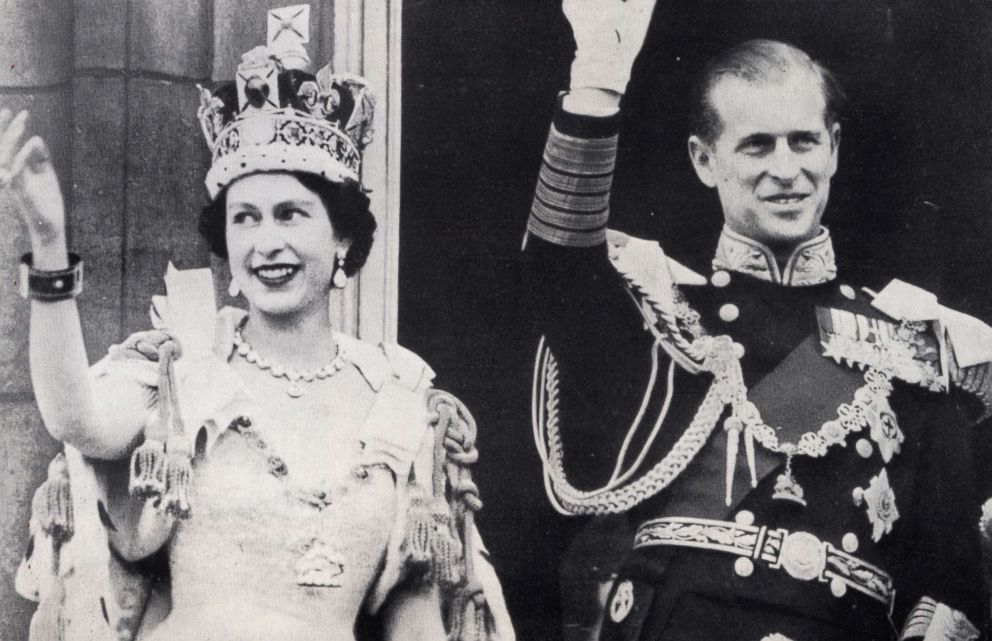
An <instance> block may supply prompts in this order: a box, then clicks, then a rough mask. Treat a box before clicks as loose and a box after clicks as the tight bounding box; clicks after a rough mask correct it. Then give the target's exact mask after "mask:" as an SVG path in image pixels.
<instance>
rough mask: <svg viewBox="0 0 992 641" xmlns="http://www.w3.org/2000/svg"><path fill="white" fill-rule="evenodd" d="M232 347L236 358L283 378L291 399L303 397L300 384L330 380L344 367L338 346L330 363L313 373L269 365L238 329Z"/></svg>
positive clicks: (342, 355) (342, 353) (343, 356)
mask: <svg viewBox="0 0 992 641" xmlns="http://www.w3.org/2000/svg"><path fill="white" fill-rule="evenodd" d="M234 347H235V348H236V349H237V351H238V356H240V357H241V358H243V359H245V360H246V361H248V362H249V363H251V364H252V365H254V366H255V367H257V368H258V369H260V370H262V371H266V372H268V373H269V374H271V375H272V376H273V377H275V378H285V379H286V380H287V381H289V387H288V388H287V389H286V393H287V394H289V395H290V396H291V397H292V398H299V397H301V396H303V386H302V385H301V383H312V382H314V381H316V380H324V379H325V378H330V377H331V376H334V375H335V374H337V373H338V372H339V371H340V370H341V368H342V367H344V363H345V354H344V350H342V349H341V345H340V344H337V345H336V351H335V354H334V358H333V359H332V360H331V362H330V363H328V364H327V365H324V366H323V367H321V368H320V369H318V370H316V371H313V372H299V371H297V370H295V369H293V368H291V367H283V366H282V365H279V364H276V363H270V362H269V361H267V360H266V359H265V357H264V356H262V355H261V354H259V353H258V352H256V351H255V350H254V349H252V346H251V345H250V344H248V341H246V340H245V338H244V336H243V335H242V334H241V328H240V327H239V328H237V329H236V330H234Z"/></svg>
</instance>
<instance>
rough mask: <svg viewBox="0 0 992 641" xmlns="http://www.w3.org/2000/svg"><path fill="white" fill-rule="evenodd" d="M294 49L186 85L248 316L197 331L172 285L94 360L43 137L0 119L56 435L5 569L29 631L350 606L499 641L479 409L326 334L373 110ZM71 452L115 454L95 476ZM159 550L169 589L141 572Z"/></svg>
mask: <svg viewBox="0 0 992 641" xmlns="http://www.w3.org/2000/svg"><path fill="white" fill-rule="evenodd" d="M306 62H308V59H307V58H306V53H305V52H304V51H302V48H301V46H299V43H295V46H291V47H288V48H286V47H284V48H283V49H282V50H281V51H278V52H273V51H271V50H269V49H266V48H263V47H259V48H257V49H255V50H253V51H251V52H249V53H248V54H245V56H244V57H243V61H242V64H241V65H240V66H239V69H238V78H239V79H238V81H237V82H236V83H229V84H226V85H224V86H221V87H220V88H218V89H217V90H216V91H215V92H213V93H208V92H204V93H203V95H202V96H201V100H202V106H201V109H200V113H199V116H200V121H201V124H202V126H203V131H204V134H205V136H206V138H207V142H208V144H209V145H210V146H211V149H212V151H213V163H212V166H211V169H210V171H209V172H208V175H207V187H208V191H209V192H210V195H211V199H212V200H211V203H210V204H209V205H208V206H207V207H206V208H205V209H204V211H203V213H202V215H201V220H200V229H201V232H202V233H203V234H204V236H205V238H206V240H207V242H208V244H209V246H210V248H211V250H212V251H213V252H214V253H215V254H217V255H218V256H221V257H224V258H227V260H228V264H229V266H230V271H231V277H232V293H234V292H235V291H236V290H237V291H240V292H241V293H243V295H244V298H245V300H246V301H247V308H248V309H247V313H245V312H244V311H241V310H234V309H231V308H228V309H224V310H221V312H220V313H219V314H217V315H216V322H214V319H213V318H211V317H210V316H212V315H213V311H214V308H213V306H212V305H209V309H208V316H207V321H206V322H201V323H199V324H198V325H195V324H194V325H195V326H193V327H190V325H191V323H190V319H191V318H201V317H202V312H203V310H204V305H205V304H204V302H203V301H204V300H209V295H208V296H207V297H206V299H205V298H204V296H203V293H202V291H201V292H199V293H198V292H197V291H196V288H195V287H190V286H187V285H181V286H180V285H176V283H177V280H175V279H176V278H178V277H176V275H175V274H173V278H174V280H173V282H172V284H169V297H168V298H167V299H164V300H159V301H157V303H156V304H155V306H154V317H155V318H156V319H157V325H159V327H158V328H157V329H155V330H152V331H148V332H143V333H139V334H136V335H134V336H132V337H131V338H129V339H128V340H127V341H125V343H123V344H122V345H121V346H118V347H115V348H112V349H111V353H110V354H109V355H108V357H107V358H105V359H103V360H102V361H100V362H99V363H98V364H96V365H95V366H94V367H93V368H88V364H87V360H86V355H85V350H84V345H83V338H82V332H81V329H80V320H79V316H78V312H77V308H76V304H75V302H74V300H73V298H74V296H75V295H76V294H78V293H79V291H80V290H81V285H82V274H81V263H80V261H79V259H78V257H75V256H73V255H71V254H69V253H68V248H67V243H66V234H65V215H64V206H63V201H62V196H61V193H60V191H59V187H58V181H57V179H56V176H55V172H54V170H53V167H52V165H51V162H50V160H49V157H48V153H47V151H46V148H45V145H44V142H43V141H42V140H41V139H39V138H38V137H33V138H30V139H29V140H28V141H27V142H26V143H25V144H23V145H20V140H21V138H22V137H23V135H24V132H25V127H26V119H27V114H26V113H23V112H22V113H20V114H18V115H17V116H15V117H13V118H11V114H10V112H8V111H6V110H4V111H2V112H0V131H2V132H3V133H2V135H0V186H3V187H4V188H6V190H8V191H9V192H10V193H12V194H13V196H14V197H15V200H16V202H18V204H19V206H20V213H21V215H22V218H23V219H24V223H25V225H26V228H27V230H28V234H29V236H30V238H31V246H32V253H31V254H30V255H29V256H27V257H25V260H24V261H23V262H24V266H23V267H22V272H23V273H22V285H23V286H24V290H25V292H24V293H25V294H26V297H27V298H30V299H31V300H32V302H31V335H30V343H31V344H30V356H31V372H32V381H33V384H34V389H35V394H36V398H37V401H38V405H39V408H40V409H41V412H42V416H43V418H44V420H45V424H46V426H47V428H48V429H49V431H50V432H51V433H52V435H53V436H54V437H55V438H57V439H59V440H61V441H63V442H65V443H66V444H67V448H66V456H65V457H62V456H60V457H59V458H57V459H56V461H54V462H53V464H52V466H51V467H50V470H49V481H48V482H47V483H46V484H45V486H43V487H42V488H41V489H40V490H39V492H38V494H37V495H36V500H35V506H34V507H35V514H34V515H33V518H32V530H33V535H34V537H33V545H32V549H31V550H29V552H28V555H27V558H26V562H25V564H24V566H22V571H21V572H20V573H19V585H18V588H19V590H21V591H22V593H24V592H28V596H32V597H35V598H38V599H39V600H40V602H41V605H40V606H39V609H38V612H37V613H36V615H35V617H34V619H33V622H32V635H33V638H34V639H42V638H59V639H61V638H72V635H73V634H78V635H82V636H83V637H85V638H124V639H129V638H140V639H151V640H153V641H161V640H165V639H177V638H181V639H211V640H218V641H223V640H226V639H232V640H233V639H238V640H246V639H260V640H261V639H293V640H294V641H296V640H300V641H307V640H310V639H312V640H314V641H317V640H328V639H334V640H337V639H343V640H351V639H354V638H355V635H356V632H355V630H356V622H358V621H361V620H363V618H364V617H365V615H366V614H371V615H375V617H374V619H373V625H374V626H377V629H378V630H379V631H380V632H379V634H381V635H382V636H383V637H384V638H390V639H443V638H447V637H448V635H451V637H452V638H465V639H468V638H479V639H485V638H487V637H488V638H495V637H496V636H497V631H496V627H497V625H496V621H497V620H499V625H500V626H501V628H502V629H501V630H499V631H498V635H499V636H500V638H504V639H505V638H511V637H512V630H511V629H510V628H509V627H508V625H507V623H508V622H507V620H506V619H505V615H504V614H503V613H502V606H501V597H500V596H499V595H498V594H492V591H491V590H486V591H484V590H483V588H482V584H483V583H487V579H488V585H492V583H493V581H494V577H492V576H491V570H490V568H489V567H488V566H487V565H485V564H484V563H483V564H482V566H481V567H480V566H477V563H478V559H477V558H476V556H477V555H476V551H477V550H478V545H477V544H476V543H474V542H473V536H474V527H473V524H472V513H473V512H474V511H475V510H477V509H478V508H479V506H480V504H479V502H478V497H477V493H476V491H475V488H474V485H472V483H471V478H470V476H469V475H468V471H467V469H466V466H467V465H468V464H470V463H472V462H473V461H474V456H475V451H474V446H473V440H474V436H473V434H472V431H473V429H474V427H473V425H472V422H471V417H470V416H469V415H468V414H467V412H466V411H465V410H464V408H463V407H462V406H461V405H460V404H459V403H458V402H457V401H456V400H455V399H453V398H452V397H450V396H448V395H445V394H443V393H440V392H437V391H436V390H432V389H431V379H432V377H433V372H432V371H431V370H430V368H429V367H428V366H427V365H426V364H425V363H424V362H423V361H421V360H420V359H419V358H418V357H417V356H415V355H414V354H412V353H410V352H407V351H405V350H403V349H402V348H399V347H396V346H373V345H370V344H366V343H363V342H360V341H358V340H356V339H353V338H350V337H348V336H345V335H342V334H338V333H336V332H335V331H334V328H333V327H332V323H331V318H330V312H329V303H330V296H331V291H332V289H333V288H335V287H339V288H340V287H343V286H344V285H345V283H346V281H347V278H348V277H350V276H352V275H354V273H355V272H356V271H357V270H358V269H360V267H361V266H362V264H363V263H364V261H365V259H366V257H367V256H368V252H369V248H370V246H371V243H372V237H373V234H374V231H375V220H374V218H373V217H372V214H371V213H370V212H369V210H368V204H369V201H368V198H367V197H366V196H365V194H364V193H363V192H362V189H361V186H360V183H359V182H358V176H359V163H360V160H361V155H360V153H361V149H362V148H363V147H364V145H365V144H367V143H368V142H369V139H370V125H371V113H372V101H371V98H370V96H369V95H368V93H367V92H366V90H365V87H364V83H362V82H361V81H360V79H357V78H354V77H344V78H333V77H331V75H330V73H329V72H328V71H327V70H326V68H325V69H324V70H321V71H320V72H318V74H317V75H316V76H314V75H311V74H309V73H307V72H306V71H305V70H304V69H303V67H304V65H305V63H306ZM345 96H346V97H347V99H346V100H345V99H343V98H344V97H345ZM332 103H333V104H332ZM188 276H189V275H188V274H187V275H186V276H184V277H182V278H178V280H180V281H181V280H183V278H185V279H186V281H185V282H188V281H189V280H190V279H189V278H188ZM193 280H195V279H193ZM168 282H169V276H167V284H168ZM173 285H176V287H175V288H173ZM207 289H208V290H209V286H208V287H207ZM180 328H182V329H181V331H180ZM204 344H205V345H206V346H207V347H206V348H205V349H204V347H203V345H204ZM79 454H82V455H83V456H86V457H91V458H93V459H98V460H100V461H106V462H105V463H103V462H101V463H95V464H94V466H93V468H94V469H95V473H90V470H91V468H90V467H89V466H88V464H87V463H86V462H84V459H83V458H82V457H81V456H79ZM113 461H125V462H128V467H127V471H124V472H122V469H123V466H121V465H115V464H114V463H112V462H113ZM70 476H71V483H70V478H69V477H70ZM97 517H99V524H97V522H96V519H97ZM101 528H102V529H101ZM100 536H105V537H106V539H107V540H108V541H109V550H110V552H109V554H108V553H105V551H104V550H105V548H107V547H108V546H105V545H100V544H94V543H93V541H94V540H96V541H97V542H98V543H99V537H100ZM43 543H47V544H48V545H47V546H45V545H42V544H43ZM160 550H165V551H166V552H167V555H168V570H169V572H168V575H169V582H170V584H169V587H171V589H168V590H165V589H162V588H163V585H164V582H163V581H162V580H161V576H160V575H161V572H159V573H158V574H156V572H154V571H149V570H147V567H148V564H147V562H146V561H143V560H147V559H149V558H154V557H155V555H156V553H157V552H158V551H160ZM480 558H481V557H480ZM32 575H33V576H35V577H37V576H39V575H40V576H41V579H39V580H35V581H34V582H32V580H31V579H32ZM480 577H481V581H480ZM149 591H151V596H150V597H149V596H148V595H149ZM484 592H489V594H486V593H484ZM486 596H489V597H490V602H492V601H493V599H495V601H496V602H497V603H499V607H494V608H493V609H492V611H490V610H489V609H488V608H487V606H486V603H485V597H486ZM494 613H495V614H494ZM67 631H69V632H68V633H67ZM101 634H102V635H103V636H100V635H101ZM135 635H136V636H135Z"/></svg>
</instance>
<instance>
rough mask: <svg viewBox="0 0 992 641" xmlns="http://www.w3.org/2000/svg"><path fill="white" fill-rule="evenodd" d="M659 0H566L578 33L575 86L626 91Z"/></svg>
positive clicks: (565, 8)
mask: <svg viewBox="0 0 992 641" xmlns="http://www.w3.org/2000/svg"><path fill="white" fill-rule="evenodd" d="M654 5H655V0H562V11H563V12H564V13H565V17H566V18H568V22H569V24H570V25H571V26H572V34H573V35H574V36H575V61H574V62H573V63H572V84H571V89H572V90H573V91H575V90H576V89H605V90H607V91H612V92H614V93H617V94H623V93H624V91H625V90H626V88H627V81H628V80H630V70H631V68H632V67H633V65H634V59H635V58H637V54H638V53H639V52H640V50H641V46H642V45H643V44H644V37H645V36H646V34H647V31H648V25H649V24H650V22H651V14H652V12H653V11H654Z"/></svg>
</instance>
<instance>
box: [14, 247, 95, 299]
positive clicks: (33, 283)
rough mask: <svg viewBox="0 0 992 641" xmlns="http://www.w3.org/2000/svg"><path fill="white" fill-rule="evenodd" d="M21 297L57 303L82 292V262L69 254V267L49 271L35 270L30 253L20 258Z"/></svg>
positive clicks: (74, 255)
mask: <svg viewBox="0 0 992 641" xmlns="http://www.w3.org/2000/svg"><path fill="white" fill-rule="evenodd" d="M20 281H21V282H20V286H21V297H22V298H24V299H25V300H41V301H47V302H52V301H59V300H66V299H69V298H75V297H76V296H78V295H79V293H80V292H82V291H83V261H82V259H81V258H80V257H79V255H78V254H73V253H70V254H69V267H67V268H66V269H54V270H51V271H47V270H41V269H35V268H34V265H33V264H32V257H31V252H28V253H27V254H24V256H22V257H21V278H20Z"/></svg>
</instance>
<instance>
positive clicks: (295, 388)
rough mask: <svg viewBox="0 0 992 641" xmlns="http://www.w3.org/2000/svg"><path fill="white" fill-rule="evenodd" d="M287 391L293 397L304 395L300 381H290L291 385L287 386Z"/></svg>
mask: <svg viewBox="0 0 992 641" xmlns="http://www.w3.org/2000/svg"><path fill="white" fill-rule="evenodd" d="M286 393H287V394H289V395H290V397H292V398H299V397H301V396H303V386H302V385H300V384H299V383H290V384H289V387H288V388H286Z"/></svg>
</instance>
